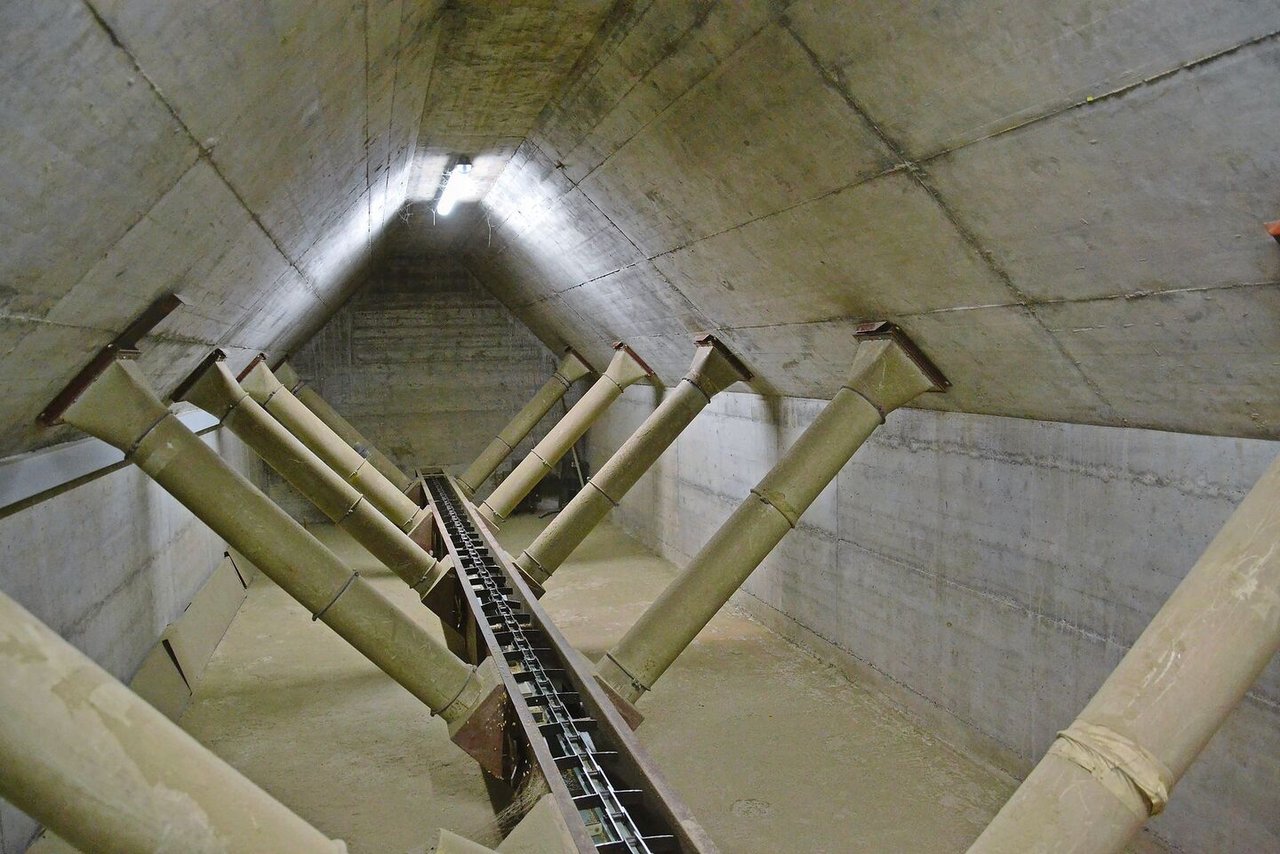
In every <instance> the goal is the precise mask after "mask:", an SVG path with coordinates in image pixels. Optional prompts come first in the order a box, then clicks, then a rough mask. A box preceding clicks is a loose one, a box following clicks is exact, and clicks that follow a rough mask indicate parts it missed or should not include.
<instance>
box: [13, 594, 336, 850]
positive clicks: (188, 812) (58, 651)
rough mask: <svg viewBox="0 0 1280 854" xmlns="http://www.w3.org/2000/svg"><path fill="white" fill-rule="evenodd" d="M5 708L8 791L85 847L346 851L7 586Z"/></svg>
mask: <svg viewBox="0 0 1280 854" xmlns="http://www.w3.org/2000/svg"><path fill="white" fill-rule="evenodd" d="M0 707H2V708H3V709H4V713H3V714H0V768H3V769H4V771H3V773H0V796H3V797H4V799H5V800H7V801H9V802H10V803H12V804H13V805H14V806H16V807H18V808H19V809H21V810H22V811H23V812H25V813H27V814H28V815H30V816H31V817H32V818H34V819H36V820H37V821H39V822H40V823H41V824H43V825H44V826H45V827H47V828H49V829H50V830H52V831H53V832H54V833H56V834H57V835H58V836H59V837H60V838H62V839H63V840H66V841H67V842H70V843H71V844H73V845H74V846H75V847H76V849H77V850H80V851H94V852H102V854H134V852H138V851H192V852H209V854H212V852H228V853H229V854H256V853H257V852H261V851H273V852H279V854H308V852H319V851H329V852H333V854H338V852H345V851H346V850H347V848H346V846H345V845H343V844H342V843H341V842H336V841H332V840H329V839H327V838H325V836H324V834H322V833H321V832H320V831H318V830H316V829H315V828H314V827H312V826H311V825H309V824H307V823H306V822H305V821H303V820H302V819H301V818H299V817H298V816H297V815H295V814H294V813H293V812H291V811H290V810H289V809H288V808H287V807H285V806H284V805H283V804H281V803H280V802H279V801H277V800H276V799H275V798H273V797H271V796H270V795H268V794H267V793H266V792H264V791H263V790H262V789H260V788H258V787H257V786H256V785H254V784H253V783H252V782H251V781H250V780H249V779H248V778H246V777H245V776H244V775H242V774H241V773H240V772H239V771H236V770H235V769H234V768H232V767H231V766H230V765H228V764H227V763H226V762H223V761H222V760H221V759H219V758H218V757H217V756H214V755H213V754H212V753H211V752H209V749H208V748H206V747H205V746H204V745H202V744H200V743H199V742H198V741H196V740H195V739H194V738H192V737H191V736H190V735H188V734H187V733H185V732H183V731H182V730H181V729H179V728H178V726H177V725H176V724H174V723H173V722H172V721H170V720H169V719H168V718H166V717H165V716H164V715H162V714H160V712H158V711H156V710H155V709H154V708H153V707H152V706H150V705H148V704H147V703H146V702H144V701H143V700H142V698H141V697H139V696H138V695H137V694H135V693H133V692H132V691H130V690H129V689H128V688H126V687H125V686H124V685H121V684H120V683H119V682H117V681H116V680H115V679H114V678H112V676H111V674H109V673H107V672H106V671H105V670H103V669H102V668H101V667H99V666H98V665H97V664H95V663H94V662H93V661H91V660H90V659H89V658H88V657H87V656H86V655H84V653H82V652H80V651H79V650H77V649H76V648H75V647H73V646H71V644H69V643H67V642H66V641H65V640H63V639H62V638H60V637H58V635H57V634H56V633H54V631H53V630H52V629H50V628H49V627H48V626H46V625H45V624H43V623H41V622H40V621H39V620H37V619H36V618H35V617H34V616H32V615H31V614H30V613H29V612H27V611H26V610H24V609H23V608H22V607H21V606H20V605H18V603H16V602H14V601H13V600H12V599H10V598H9V597H8V596H5V595H4V594H3V593H0Z"/></svg>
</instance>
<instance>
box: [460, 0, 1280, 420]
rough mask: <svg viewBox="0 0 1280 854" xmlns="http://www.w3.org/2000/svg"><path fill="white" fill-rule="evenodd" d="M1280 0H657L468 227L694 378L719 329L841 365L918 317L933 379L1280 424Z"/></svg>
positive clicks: (837, 368) (1167, 414)
mask: <svg viewBox="0 0 1280 854" xmlns="http://www.w3.org/2000/svg"><path fill="white" fill-rule="evenodd" d="M1278 30H1280V5H1277V4H1275V3H1274V2H1270V0H1267V1H1266V2H1262V1H1261V0H1248V2H1245V1H1244V0H1197V2H1187V0H1148V2H1121V0H1065V2H1064V0H1054V2H1048V0H1034V1H1033V0H1023V1H1022V2H1005V0H981V2H967V3H954V2H947V0H936V2H921V3H897V2H864V3H848V2H834V1H833V0H807V2H797V3H790V4H786V3H768V2H747V0H741V2H721V3H710V2H708V3H693V2H675V0H654V2H652V3H648V4H637V5H636V7H635V8H633V9H631V10H630V11H629V12H628V13H627V14H626V15H625V16H624V17H623V18H622V19H621V20H619V21H616V22H614V23H613V24H612V25H611V26H609V27H607V28H606V31H605V32H603V33H602V36H601V38H600V39H599V40H598V41H597V43H596V44H594V45H593V46H592V47H591V49H590V50H589V53H590V57H589V58H588V59H587V60H584V61H583V62H582V63H581V64H580V65H579V67H578V69H577V71H576V72H575V73H574V75H573V77H572V79H571V81H570V82H569V83H568V84H566V85H565V86H564V87H563V88H562V90H561V91H560V94H559V95H558V96H557V97H556V98H555V99H554V100H553V102H552V103H551V104H550V105H549V106H548V107H547V109H546V110H545V111H544V112H543V113H542V115H541V117H540V118H539V119H538V122H537V125H536V127H535V128H534V130H533V132H532V133H531V134H530V136H529V138H528V139H527V140H526V141H525V142H523V143H522V144H521V145H520V146H519V148H518V150H517V152H516V155H515V157H514V158H513V159H512V160H511V161H510V163H509V164H508V165H507V166H506V168H505V170H504V171H503V172H502V173H501V176H500V177H499V178H498V180H497V182H496V184H495V185H494V186H493V188H492V190H491V191H490V192H489V193H488V195H487V196H486V197H485V198H484V200H483V203H482V204H480V205H477V206H475V208H474V210H473V211H471V212H470V217H471V219H470V220H469V221H468V222H469V233H467V234H464V235H463V236H461V237H458V238H455V240H454V243H453V245H454V246H455V247H456V248H458V249H459V250H460V251H463V252H465V253H466V255H467V258H468V263H469V265H470V266H471V268H472V269H473V270H474V271H475V273H476V274H477V275H478V277H479V278H480V279H481V280H482V281H483V282H485V283H486V284H487V286H488V287H490V288H491V289H492V291H493V292H494V293H495V294H496V295H497V296H498V297H499V298H500V299H502V300H503V301H504V302H505V303H506V304H507V305H508V306H509V307H510V308H512V309H513V310H514V312H515V313H516V314H517V316H519V317H520V318H521V319H523V320H524V321H525V322H526V323H527V324H528V325H529V326H530V327H531V328H532V329H533V330H534V331H535V332H537V333H538V334H539V335H540V336H541V337H542V338H543V339H544V340H545V341H546V342H547V343H548V344H551V345H553V346H558V345H562V344H571V345H573V346H574V347H576V348H578V349H580V350H581V351H582V352H583V353H584V354H586V355H587V356H589V357H590V358H591V359H593V360H594V361H596V362H597V363H598V364H602V363H603V362H604V361H605V359H606V355H607V348H608V344H609V342H610V341H612V340H613V339H617V338H621V339H624V340H626V341H628V342H629V343H631V344H632V345H633V346H634V347H635V348H636V349H637V350H638V352H639V353H640V354H641V355H642V356H644V357H645V358H646V359H647V360H649V361H650V363H651V364H653V365H654V366H655V367H656V368H657V370H658V372H659V374H660V375H661V379H662V380H663V381H665V382H666V383H671V382H674V381H675V380H677V379H678V378H679V376H680V375H681V374H682V373H683V371H684V369H685V368H686V366H687V363H688V360H689V357H690V355H691V346H690V343H689V337H690V335H691V333H693V332H695V331H702V330H714V331H715V332H717V334H719V335H720V336H721V337H722V338H723V339H725V340H726V341H727V342H728V343H729V344H730V345H731V346H732V347H733V348H734V349H735V350H736V351H737V352H738V353H739V355H740V356H741V357H742V358H743V359H744V360H746V361H747V362H748V363H749V364H750V366H751V367H752V368H753V369H754V370H755V371H756V373H757V374H758V376H759V378H758V380H757V382H756V384H755V385H756V387H757V388H758V389H760V390H762V391H767V392H776V393H784V394H789V395H802V396H819V397H829V396H830V395H831V394H832V393H833V392H834V390H835V389H836V388H837V386H838V384H839V382H840V379H841V377H842V374H843V371H844V369H845V367H846V365H847V364H848V361H849V357H850V353H851V351H852V340H851V335H850V333H851V328H852V326H853V325H854V324H855V323H857V322H860V321H866V320H878V319H890V320H893V321H895V322H897V323H899V324H900V325H902V326H903V327H904V328H906V329H907V330H908V331H909V332H910V334H911V335H912V336H913V337H914V338H915V339H916V341H917V342H918V343H919V344H920V345H921V346H922V347H923V349H924V350H925V351H926V352H927V353H928V354H929V355H930V356H932V357H933V359H934V360H935V361H936V362H937V363H938V364H939V365H940V366H941V368H942V369H943V370H944V371H945V372H946V374H947V375H948V376H949V378H950V379H951V380H952V381H953V383H954V388H953V389H952V390H951V391H950V393H948V394H946V395H934V396H928V397H926V398H925V399H924V400H922V401H921V405H923V406H927V407H934V408H943V409H956V410H965V411H970V412H979V413H993V414H1001V415H1011V416H1018V417H1028V418H1038V419H1048V420H1058V421H1074V422H1087V423H1101V424H1112V425H1140V426H1148V427H1155V428H1161V429H1169V430H1180V431H1190V432H1202V433H1219V434H1229V435H1239V436H1257V437H1269V438H1280V394H1277V389H1278V388H1280V386H1278V385H1277V376H1280V246H1277V244H1276V243H1275V241H1273V240H1272V239H1271V238H1270V237H1268V236H1267V234H1266V233H1265V230H1264V228H1263V223H1264V222H1265V221H1267V220H1273V219H1280V144H1278V138H1277V129H1280V97H1278V96H1277V94H1276V81H1277V79H1280V38H1278V37H1277V31H1278ZM460 142H461V141H460Z"/></svg>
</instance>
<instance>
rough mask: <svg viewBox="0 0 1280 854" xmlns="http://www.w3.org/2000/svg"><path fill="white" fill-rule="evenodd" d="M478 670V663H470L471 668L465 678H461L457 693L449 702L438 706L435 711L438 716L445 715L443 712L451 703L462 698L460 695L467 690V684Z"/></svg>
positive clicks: (474, 679)
mask: <svg viewBox="0 0 1280 854" xmlns="http://www.w3.org/2000/svg"><path fill="white" fill-rule="evenodd" d="M479 670H480V665H478V664H473V665H471V670H470V671H469V672H468V673H467V678H466V679H463V680H462V685H461V686H459V687H458V693H456V694H454V695H453V699H451V700H450V701H449V702H447V703H445V704H444V705H443V706H441V707H440V710H439V711H438V712H436V714H437V715H439V716H440V717H445V712H447V711H449V709H451V708H452V707H453V704H454V703H456V702H458V700H460V699H461V698H462V695H463V694H465V693H466V692H467V686H469V685H470V684H471V683H472V682H473V681H476V678H477V677H476V674H477V672H478V671H479Z"/></svg>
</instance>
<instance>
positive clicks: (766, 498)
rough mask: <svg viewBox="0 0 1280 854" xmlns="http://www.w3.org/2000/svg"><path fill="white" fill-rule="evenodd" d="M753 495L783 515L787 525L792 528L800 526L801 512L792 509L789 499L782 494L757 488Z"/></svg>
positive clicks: (753, 490) (752, 492)
mask: <svg viewBox="0 0 1280 854" xmlns="http://www.w3.org/2000/svg"><path fill="white" fill-rule="evenodd" d="M751 494H752V495H754V496H755V497H756V498H759V499H760V500H761V501H763V502H764V503H765V504H768V505H769V506H770V507H772V508H773V509H774V510H777V511H778V512H779V513H781V514H782V518H784V519H786V520H787V524H788V525H790V526H791V527H792V528H794V527H795V526H796V525H797V524H799V522H800V511H798V510H796V508H794V507H792V506H791V503H790V502H789V501H787V497H786V496H785V495H783V494H782V493H781V492H778V491H777V490H773V489H761V488H760V487H758V486H757V487H756V488H755V489H752V490H751Z"/></svg>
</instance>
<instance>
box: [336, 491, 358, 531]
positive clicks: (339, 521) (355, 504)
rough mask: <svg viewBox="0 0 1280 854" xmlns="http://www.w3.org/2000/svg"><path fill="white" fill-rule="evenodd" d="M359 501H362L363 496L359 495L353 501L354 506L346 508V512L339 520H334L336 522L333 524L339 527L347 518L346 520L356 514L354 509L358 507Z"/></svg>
mask: <svg viewBox="0 0 1280 854" xmlns="http://www.w3.org/2000/svg"><path fill="white" fill-rule="evenodd" d="M361 501H364V496H363V495H361V496H360V497H359V498H357V499H356V500H355V503H354V504H352V505H351V506H350V507H348V508H347V512H346V513H343V514H342V518H341V519H338V520H336V521H335V522H334V524H335V525H341V524H342V523H343V522H345V521H347V518H348V517H350V516H351V514H352V513H354V512H356V508H357V507H359V506H360V502H361Z"/></svg>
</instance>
